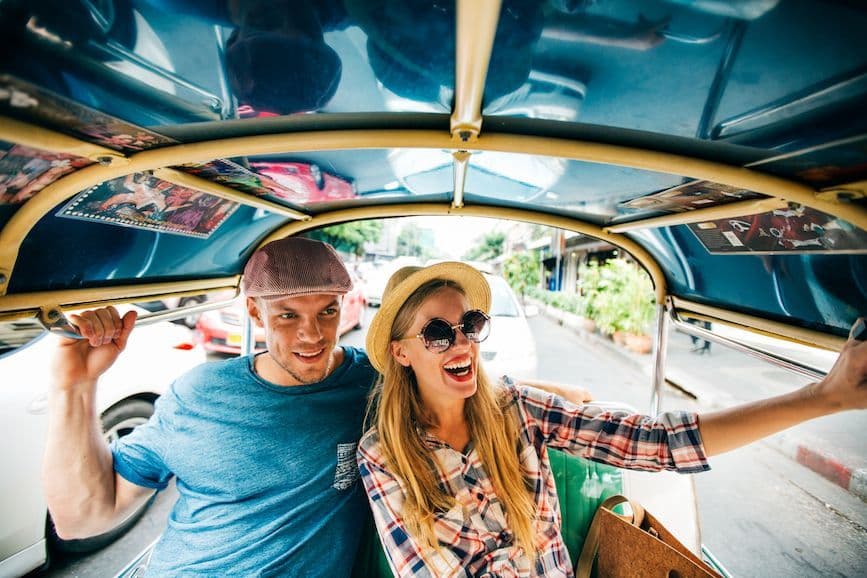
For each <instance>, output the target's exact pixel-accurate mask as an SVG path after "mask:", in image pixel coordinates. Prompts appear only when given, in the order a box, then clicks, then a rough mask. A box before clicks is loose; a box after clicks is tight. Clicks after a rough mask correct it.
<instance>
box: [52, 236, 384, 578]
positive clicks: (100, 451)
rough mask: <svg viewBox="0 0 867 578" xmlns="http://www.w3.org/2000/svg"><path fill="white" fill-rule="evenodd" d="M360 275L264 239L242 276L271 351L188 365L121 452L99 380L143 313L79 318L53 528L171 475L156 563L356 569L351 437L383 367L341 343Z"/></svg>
mask: <svg viewBox="0 0 867 578" xmlns="http://www.w3.org/2000/svg"><path fill="white" fill-rule="evenodd" d="M351 287H352V281H351V279H350V277H349V274H348V273H347V272H346V269H345V268H344V266H343V263H342V261H341V259H340V258H339V256H338V255H337V253H336V252H335V251H334V250H333V249H332V248H331V247H330V246H328V245H326V244H324V243H320V242H317V241H312V240H308V239H303V238H287V239H282V240H279V241H275V242H273V243H269V244H268V245H266V246H265V247H263V248H262V249H260V250H259V251H257V252H256V253H255V254H254V255H253V256H252V257H251V259H250V261H249V262H248V263H247V266H246V268H245V270H244V280H243V288H244V292H245V294H246V299H247V308H248V311H249V313H250V316H251V317H252V319H253V320H254V322H255V323H256V324H257V325H259V326H261V327H264V329H265V341H266V343H267V349H268V350H267V351H266V352H265V353H262V354H260V355H258V356H255V357H239V358H236V359H230V360H226V361H224V362H219V363H209V364H205V365H202V366H200V367H199V368H197V369H194V370H193V371H191V372H190V373H188V374H186V375H184V376H182V377H181V378H179V379H178V380H177V381H176V382H175V383H174V384H173V385H172V387H171V388H170V389H169V391H168V392H167V393H166V394H165V395H163V396H162V397H161V398H160V399H159V400H158V402H157V404H156V411H155V413H154V416H153V418H152V419H151V420H150V421H149V422H148V423H147V424H145V425H143V426H141V427H139V428H137V429H136V430H135V431H134V432H133V433H132V434H130V435H129V436H126V437H124V438H123V439H121V440H119V441H117V442H115V443H114V444H112V446H111V447H110V448H109V447H108V446H107V445H106V444H105V442H104V441H103V439H102V435H101V429H100V426H99V423H98V417H99V416H98V415H97V414H96V410H95V406H94V398H95V390H96V382H97V379H98V378H99V376H100V375H101V374H102V373H104V372H105V371H106V370H107V369H108V368H109V366H110V365H111V364H112V363H113V362H114V360H115V359H116V358H117V356H118V355H119V354H120V353H121V351H122V350H123V348H124V347H125V345H126V341H127V338H128V337H129V334H130V332H131V331H132V328H133V324H134V322H135V313H134V312H130V313H127V314H126V315H125V316H124V317H123V318H120V316H119V315H118V313H117V311H115V310H114V308H105V309H100V310H97V311H89V312H86V313H84V314H82V315H80V316H71V320H72V321H73V323H75V325H77V326H78V327H79V330H80V331H81V334H82V336H84V337H85V338H86V340H71V339H64V340H63V341H62V342H61V343H60V345H59V348H58V350H59V351H58V355H57V359H56V362H55V384H54V387H53V390H52V392H51V395H50V409H49V414H50V419H49V435H48V446H47V450H46V459H45V466H44V472H43V477H44V487H45V494H46V499H47V501H48V506H49V510H50V512H51V515H52V518H53V520H54V522H55V526H56V529H57V532H58V535H60V536H61V537H62V538H65V539H72V538H80V537H84V536H89V535H94V534H98V533H101V532H103V531H105V530H106V529H108V528H110V527H112V526H113V525H115V524H116V523H117V522H119V521H120V520H122V519H123V518H124V517H125V516H126V515H128V514H129V513H130V512H132V511H133V510H135V508H136V507H137V506H139V505H141V504H142V503H143V501H145V500H147V499H148V498H149V497H150V495H151V494H152V493H153V490H154V489H162V488H165V487H166V485H167V483H168V481H169V480H170V478H171V477H172V476H176V478H177V488H178V492H179V498H178V501H177V503H176V504H175V506H174V509H173V510H172V513H171V516H170V517H169V521H168V526H167V529H166V531H165V533H164V534H163V536H162V538H161V540H160V541H159V543H158V544H157V546H156V548H155V550H154V553H153V556H152V558H151V562H150V569H149V572H150V573H152V574H153V575H159V576H176V575H181V574H183V575H190V574H202V575H234V576H241V575H243V576H250V575H281V576H302V575H303V576H329V577H332V576H341V575H348V573H349V570H350V569H351V567H352V561H353V558H354V556H355V552H356V549H357V545H358V544H357V541H358V536H359V532H358V521H359V520H360V519H363V518H364V516H366V515H367V514H366V512H367V505H366V503H365V497H364V494H363V492H362V491H361V490H360V488H359V485H358V484H356V483H355V482H356V479H357V475H358V474H357V468H356V466H355V449H356V445H357V442H358V439H359V437H360V434H361V428H362V419H363V417H364V407H365V404H366V397H367V394H368V391H369V389H370V387H371V385H372V383H373V381H374V379H375V376H376V374H375V372H374V370H373V368H372V367H371V365H370V363H369V362H368V360H367V356H366V355H365V354H364V352H363V351H361V350H359V349H356V348H352V347H338V346H337V327H338V324H339V320H340V300H341V298H342V295H344V294H345V293H346V292H347V291H349V289H350V288H351Z"/></svg>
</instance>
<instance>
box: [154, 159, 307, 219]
mask: <svg viewBox="0 0 867 578" xmlns="http://www.w3.org/2000/svg"><path fill="white" fill-rule="evenodd" d="M154 176H155V177H157V178H160V179H162V180H164V181H168V182H170V183H174V184H176V185H180V186H182V187H187V188H190V189H195V190H197V191H202V192H205V193H209V194H211V195H214V196H217V197H220V198H222V199H228V200H230V201H235V202H238V203H241V204H242V205H249V206H251V207H257V208H260V209H265V210H266V211H270V212H272V213H275V214H277V215H283V216H284V217H289V218H290V219H298V220H304V219H309V218H310V215H307V214H305V213H302V212H301V211H296V210H295V209H290V208H288V207H286V206H285V205H281V204H279V203H274V202H271V201H267V200H265V199H260V198H259V197H256V196H254V195H251V194H249V193H242V192H240V191H237V190H235V189H232V188H229V187H227V186H225V185H221V184H219V183H215V182H213V181H209V180H207V179H203V178H201V177H197V176H195V175H190V174H187V173H185V172H183V171H178V170H175V169H155V170H154Z"/></svg>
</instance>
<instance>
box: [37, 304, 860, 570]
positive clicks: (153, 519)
mask: <svg viewBox="0 0 867 578" xmlns="http://www.w3.org/2000/svg"><path fill="white" fill-rule="evenodd" d="M369 318H370V317H368V319H369ZM531 327H532V329H533V332H534V334H535V336H536V340H537V348H538V352H539V368H540V370H539V378H540V379H549V380H556V381H564V382H570V383H576V384H579V385H582V386H584V387H586V388H588V389H590V390H592V391H593V392H595V394H596V397H597V399H611V400H618V401H623V402H627V403H629V404H631V405H633V406H635V407H637V408H640V409H642V408H646V407H647V406H648V402H649V384H648V378H647V376H645V375H644V374H642V373H641V372H640V371H638V370H636V369H635V368H634V367H633V366H629V365H628V364H624V363H623V362H622V359H620V358H619V357H617V356H614V355H612V354H611V353H610V352H608V351H606V350H604V349H598V348H597V347H595V346H593V344H592V343H590V342H586V341H582V340H581V339H580V338H578V337H576V336H575V335H574V334H573V333H572V332H570V331H568V330H566V329H564V328H562V327H560V326H558V325H556V324H554V323H553V322H551V321H550V320H548V319H546V318H543V317H535V318H533V319H531ZM344 342H345V343H349V344H352V345H361V344H362V343H363V331H354V332H352V333H350V334H348V335H347V336H346V338H345V339H344ZM663 408H664V409H674V408H681V409H696V408H697V409H701V407H700V403H697V402H696V401H694V400H691V399H689V398H687V397H685V396H683V395H682V394H680V393H679V392H677V391H676V390H670V391H667V392H666V393H665V395H664V397H663ZM712 466H713V468H714V469H713V470H712V471H711V472H708V473H705V474H701V475H699V476H696V486H697V491H698V497H699V503H700V506H701V511H702V514H701V518H702V526H703V538H704V542H705V544H706V545H707V546H708V547H709V548H710V549H711V551H712V552H713V553H714V554H715V555H716V556H717V557H718V558H720V560H721V561H722V562H723V563H724V564H725V565H726V566H727V567H728V569H729V570H730V571H731V572H732V574H733V575H735V576H756V577H759V576H761V577H766V576H780V577H790V576H811V577H812V576H817V577H818V576H851V577H862V576H865V575H867V504H865V503H864V502H862V501H861V500H859V499H857V498H855V497H853V496H852V495H851V494H849V493H848V492H845V491H844V490H842V489H841V488H840V487H838V486H836V485H834V484H831V483H830V482H828V481H826V480H825V479H823V478H821V477H819V476H818V475H816V474H815V473H813V472H811V471H809V470H807V469H806V468H803V467H801V466H799V465H797V464H796V463H795V462H794V461H792V460H790V459H789V458H787V457H785V456H783V455H781V454H780V453H778V452H777V451H775V450H773V449H771V448H770V447H769V446H766V445H762V444H756V445H754V446H751V447H749V448H744V449H741V450H738V451H737V452H733V453H730V454H726V455H724V456H720V457H718V458H715V459H713V461H712ZM172 500H173V494H172V493H171V492H164V495H162V496H160V498H159V501H158V502H157V504H156V506H155V507H154V508H152V510H151V512H149V514H148V515H147V516H146V517H145V518H144V519H143V520H142V521H141V522H139V524H138V525H137V526H136V528H135V529H134V530H133V532H131V533H130V534H128V535H127V536H126V537H124V538H123V539H122V540H120V541H119V542H118V543H117V544H115V545H114V546H112V547H110V548H107V549H106V550H104V551H102V552H99V553H97V554H94V555H92V556H89V557H86V558H84V559H81V560H77V561H72V562H67V563H64V564H61V565H58V566H57V567H56V568H54V569H53V570H52V571H49V572H44V573H42V574H40V576H52V577H66V578H68V577H85V576H111V575H113V574H114V573H115V572H116V571H117V570H118V569H120V568H121V567H122V566H123V565H124V564H125V562H126V561H127V560H129V559H131V558H132V557H134V556H135V554H136V553H138V552H139V551H140V550H141V549H142V548H143V547H144V546H145V545H146V544H148V543H150V541H152V540H153V539H154V538H155V537H156V536H158V535H159V532H160V528H161V527H162V525H163V524H164V520H165V517H166V515H167V513H168V510H169V508H170V506H171V502H172Z"/></svg>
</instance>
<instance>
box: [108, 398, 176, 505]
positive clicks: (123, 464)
mask: <svg viewBox="0 0 867 578" xmlns="http://www.w3.org/2000/svg"><path fill="white" fill-rule="evenodd" d="M176 404H177V399H176V397H175V394H174V391H173V389H172V388H169V390H168V391H167V392H166V393H165V394H163V395H162V396H161V397H160V398H159V399H158V400H157V402H156V406H155V408H154V414H153V415H152V416H151V418H150V419H149V420H148V421H147V422H146V423H144V424H142V425H140V426H138V427H136V428H135V429H134V430H133V431H132V432H131V433H130V434H129V435H126V436H124V437H122V438H119V439H117V440H115V441H113V442H112V443H111V446H110V448H111V455H112V457H113V458H114V470H115V471H116V472H117V473H118V474H119V475H120V476H121V477H122V478H124V479H125V480H127V481H129V482H132V483H133V484H135V485H137V486H143V487H145V488H154V489H157V490H162V489H164V488H165V487H166V486H167V485H168V483H169V480H170V479H171V477H172V472H171V471H170V470H169V468H168V466H167V465H166V454H165V447H166V444H167V440H168V437H169V434H170V433H171V427H170V420H169V415H171V413H172V411H173V408H174V406H175V405H176Z"/></svg>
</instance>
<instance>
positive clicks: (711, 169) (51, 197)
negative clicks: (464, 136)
mask: <svg viewBox="0 0 867 578" xmlns="http://www.w3.org/2000/svg"><path fill="white" fill-rule="evenodd" d="M27 126H28V125H26V124H24V123H12V124H7V125H6V128H7V129H8V128H10V127H11V128H14V129H15V131H18V130H20V131H23V133H25V134H18V133H17V132H15V131H12V132H8V131H7V134H5V135H2V136H3V137H4V140H8V141H10V142H15V143H18V142H29V139H28V138H27V136H26V132H27ZM47 132H50V131H47ZM68 139H69V137H65V136H64V137H63V139H61V140H59V141H58V147H59V146H61V145H62V146H63V147H66V146H67V145H68V144H69V143H68ZM44 144H45V148H46V150H51V151H54V150H57V149H58V147H55V146H52V144H51V142H46V143H44ZM455 145H456V143H454V142H453V141H452V140H451V138H450V135H448V134H444V133H442V132H439V131H432V130H336V131H317V132H302V133H285V134H273V135H256V136H246V137H237V138H229V139H222V140H214V141H205V142H199V143H191V144H183V145H175V146H169V147H164V148H160V149H153V150H148V151H142V152H140V153H137V154H135V155H132V156H130V157H129V158H128V159H125V160H126V161H128V162H126V163H110V164H108V165H100V164H95V165H91V166H88V167H85V168H83V169H80V170H78V171H76V172H74V173H71V174H69V175H67V176H65V177H63V178H61V179H59V180H58V181H56V182H54V183H52V184H51V185H49V186H48V187H46V188H45V189H43V190H42V191H41V192H40V193H39V194H37V195H36V196H34V197H33V198H32V199H30V200H29V201H28V202H27V203H25V204H24V205H23V206H22V207H21V208H20V209H19V210H18V211H17V212H16V213H15V214H14V215H13V216H12V218H11V219H10V220H9V222H8V223H7V224H6V227H5V228H4V229H3V230H2V231H0V295H3V294H5V292H6V287H7V285H8V281H9V278H10V277H11V272H12V270H13V268H14V265H15V261H16V260H17V258H18V251H19V248H20V246H21V243H22V242H23V240H24V238H25V237H26V236H27V234H28V233H29V232H30V230H31V228H32V227H33V226H34V225H35V223H37V222H38V221H39V219H41V218H42V217H43V216H44V215H46V214H47V213H48V212H49V211H51V210H52V209H53V208H54V207H55V206H57V205H58V204H60V203H61V202H63V201H65V200H67V199H69V198H71V197H72V196H74V195H76V194H77V193H78V192H79V191H82V190H85V189H87V188H89V187H92V186H94V185H97V184H99V183H102V182H104V181H106V180H109V179H113V178H118V177H122V176H125V175H127V174H130V173H136V172H142V171H152V170H157V169H162V168H163V167H166V166H176V165H179V164H185V163H194V162H207V161H210V160H213V159H217V158H227V157H235V156H252V155H263V154H279V153H290V152H305V151H329V150H352V149H377V148H380V149H391V148H433V149H447V150H463V147H458V146H455ZM472 148H473V150H483V151H494V152H505V153H523V154H534V155H544V156H554V157H560V158H566V159H571V160H576V161H585V162H595V163H602V164H610V165H616V166H624V167H630V168H637V169H644V170H650V171H657V172H661V173H668V174H676V175H680V176H685V177H691V178H696V179H701V180H709V181H713V182H717V183H721V184H726V185H731V186H735V187H740V188H744V189H748V190H752V191H755V192H758V193H762V194H766V195H768V196H771V197H774V198H776V199H779V200H781V201H792V202H796V203H800V204H803V205H806V206H809V207H813V208H815V209H818V210H820V211H824V212H826V213H829V214H831V215H834V216H836V217H839V218H842V219H844V220H846V221H848V222H850V223H852V224H853V225H856V226H858V227H860V228H862V229H864V230H867V210H865V209H863V208H862V207H859V206H857V205H853V204H847V203H844V202H839V201H837V200H836V199H834V200H827V199H820V198H818V197H817V195H816V191H815V190H813V189H812V188H810V187H808V186H806V185H803V184H800V183H796V182H793V181H789V180H786V179H783V178H780V177H776V176H772V175H766V174H762V173H758V172H756V171H753V170H750V169H745V168H741V167H733V166H729V165H724V164H720V163H715V162H712V161H707V160H701V159H694V158H691V157H687V156H684V155H676V154H672V153H660V152H654V151H647V150H644V149H638V148H632V147H626V146H618V145H609V144H602V143H593V142H584V141H573V140H566V139H558V138H545V137H537V136H527V135H513V134H496V133H494V134H492V133H486V134H485V135H483V136H480V137H479V138H478V140H476V141H475V142H474V143H473V147H472ZM245 201H246V199H245ZM258 201H259V199H255V198H254V197H252V196H251V197H250V199H249V201H248V204H255V203H256V202H258ZM465 210H466V208H464V209H462V211H465ZM485 210H486V211H487V212H488V213H489V214H490V209H488V208H486V209H485ZM284 214H285V213H284ZM676 217H681V218H683V219H687V218H690V217H689V216H685V215H677V216H676ZM703 218H704V217H703ZM568 221H569V222H570V223H578V222H579V221H576V220H573V219H569V220H568ZM669 224H673V223H669ZM566 228H570V227H568V226H567V227H566ZM602 232H603V233H604V231H602Z"/></svg>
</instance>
